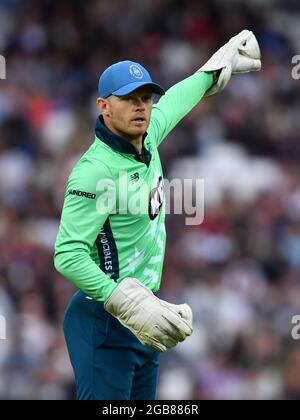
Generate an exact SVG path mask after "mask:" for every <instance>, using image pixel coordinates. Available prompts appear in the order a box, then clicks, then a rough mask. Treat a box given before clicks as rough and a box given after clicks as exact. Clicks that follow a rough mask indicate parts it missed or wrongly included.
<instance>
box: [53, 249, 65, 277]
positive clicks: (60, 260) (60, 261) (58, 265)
mask: <svg viewBox="0 0 300 420" xmlns="http://www.w3.org/2000/svg"><path fill="white" fill-rule="evenodd" d="M53 263H54V267H55V270H56V271H58V272H59V273H60V274H63V271H64V264H65V256H64V254H54V257H53Z"/></svg>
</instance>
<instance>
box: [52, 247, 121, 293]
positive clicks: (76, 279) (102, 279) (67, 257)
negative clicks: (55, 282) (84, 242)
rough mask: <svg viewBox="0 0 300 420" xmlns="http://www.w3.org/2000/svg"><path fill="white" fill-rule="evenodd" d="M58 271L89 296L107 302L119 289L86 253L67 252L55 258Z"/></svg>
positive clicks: (56, 255)
mask: <svg viewBox="0 0 300 420" xmlns="http://www.w3.org/2000/svg"><path fill="white" fill-rule="evenodd" d="M54 265H55V268H56V270H57V271H58V272H59V273H60V274H62V275H63V276H64V277H66V278H67V279H68V280H70V281H71V282H72V283H73V284H74V285H75V286H76V287H77V288H78V289H80V290H81V291H82V292H83V293H86V294H87V295H88V296H90V297H92V298H94V299H97V300H100V301H105V300H106V299H108V297H109V296H110V295H111V294H112V292H113V291H114V290H115V288H116V287H117V283H116V282H114V281H113V280H112V279H110V278H109V277H108V276H107V275H106V274H104V272H103V271H101V269H100V268H99V267H98V266H97V264H96V263H95V262H94V261H93V260H92V259H91V257H90V256H89V255H88V254H87V253H86V252H85V251H80V250H77V251H65V252H60V253H56V254H55V257H54Z"/></svg>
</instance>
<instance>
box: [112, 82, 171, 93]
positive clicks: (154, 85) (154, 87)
mask: <svg viewBox="0 0 300 420" xmlns="http://www.w3.org/2000/svg"><path fill="white" fill-rule="evenodd" d="M142 86H149V87H151V89H152V92H153V93H157V94H158V95H164V94H165V93H166V92H165V91H164V89H163V88H162V87H161V86H160V85H158V84H157V83H151V82H150V83H149V82H134V83H129V84H128V85H125V86H122V87H121V88H120V89H117V90H115V91H114V92H112V94H113V95H115V96H124V95H128V93H131V92H133V91H134V90H136V89H138V88H140V87H142Z"/></svg>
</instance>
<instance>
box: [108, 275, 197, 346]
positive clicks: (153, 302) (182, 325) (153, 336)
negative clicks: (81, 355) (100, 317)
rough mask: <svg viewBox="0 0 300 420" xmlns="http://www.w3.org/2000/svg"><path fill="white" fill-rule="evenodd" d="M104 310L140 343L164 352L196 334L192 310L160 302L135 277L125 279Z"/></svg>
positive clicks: (185, 305)
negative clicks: (194, 332)
mask: <svg viewBox="0 0 300 420" xmlns="http://www.w3.org/2000/svg"><path fill="white" fill-rule="evenodd" d="M104 308H105V309H106V310H107V311H108V312H109V313H110V314H111V315H113V316H114V317H116V318H117V319H118V320H119V321H120V322H121V324H123V325H124V326H125V327H127V328H128V329H129V330H130V331H131V332H133V334H135V336H136V337H137V338H138V339H139V341H140V342H141V343H143V344H145V345H146V346H149V347H151V348H153V349H154V350H156V351H160V352H164V351H166V350H168V349H170V348H172V347H174V346H176V344H178V342H181V341H183V340H185V339H186V337H187V336H189V335H191V334H192V332H193V328H192V318H193V316H192V310H191V308H190V307H189V306H188V305H187V304H183V305H173V304H171V303H168V302H165V301H163V300H161V299H158V298H157V297H156V296H154V294H153V293H152V292H151V291H150V290H149V289H148V288H147V287H145V286H144V285H143V284H142V283H140V282H139V281H138V280H137V279H135V278H126V279H124V280H123V281H122V282H121V283H120V284H119V285H118V287H117V288H116V289H115V290H114V292H113V293H112V295H111V296H110V297H109V298H108V299H107V300H106V302H105V303H104Z"/></svg>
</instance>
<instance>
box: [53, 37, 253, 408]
mask: <svg viewBox="0 0 300 420" xmlns="http://www.w3.org/2000/svg"><path fill="white" fill-rule="evenodd" d="M260 68H261V62H260V50H259V46H258V43H257V41H256V38H255V36H254V35H253V33H252V32H251V31H248V30H244V31H242V32H241V33H239V34H238V35H237V36H235V37H233V38H231V39H230V40H229V42H227V44H225V45H224V46H223V47H222V48H220V49H219V50H218V51H217V52H216V53H215V54H214V55H213V56H212V57H211V58H210V59H209V60H208V62H207V63H205V64H204V65H203V66H202V67H201V68H200V69H199V70H198V71H197V72H196V73H195V74H193V75H191V76H190V77H188V78H186V79H184V80H182V81H181V82H179V83H177V84H176V85H174V86H173V87H171V88H170V89H169V90H168V91H167V92H164V90H163V88H162V87H161V86H160V85H158V84H156V83H154V82H153V81H152V80H151V77H150V75H149V73H148V72H147V70H146V69H145V68H144V67H142V66H141V65H140V64H138V63H135V62H132V61H123V62H119V63H116V64H113V65H112V66H110V67H108V68H107V69H106V70H105V71H104V72H103V73H102V75H101V77H100V79H99V98H98V100H97V105H98V109H99V112H100V116H99V118H98V120H97V123H96V133H95V134H96V135H95V140H94V142H93V144H92V145H91V146H90V148H89V149H88V150H87V151H86V152H85V154H84V155H83V156H82V157H81V159H80V160H79V161H78V162H77V164H76V165H75V167H74V169H73V170H72V173H71V175H70V177H69V180H68V183H67V188H66V194H65V201H64V206H63V211H62V216H61V223H60V228H59V233H58V236H57V240H56V244H55V258H54V262H55V267H56V269H57V270H58V271H59V272H60V273H61V274H62V275H63V276H65V277H66V278H67V279H69V280H70V281H71V282H72V283H74V285H75V286H76V287H77V288H78V289H79V291H78V292H77V293H76V294H75V295H74V296H73V298H72V299H71V301H70V303H69V305H68V308H67V310H66V313H65V319H64V333H65V338H66V342H67V346H68V351H69V355H70V359H71V363H72V366H73V369H74V373H75V380H76V387H77V397H78V399H89V400H129V399H133V400H136V399H142V400H148V399H155V395H156V383H157V373H158V360H159V354H160V352H164V351H166V350H168V349H170V348H172V347H174V346H176V345H177V344H178V343H179V342H182V341H184V340H185V339H186V337H188V336H190V335H191V334H192V331H193V329H192V311H191V308H190V307H189V306H188V305H187V304H185V303H184V304H182V305H174V304H172V303H169V302H165V301H163V300H161V299H159V298H158V297H157V296H155V293H156V292H157V291H158V290H159V288H160V280H161V273H162V267H163V261H164V252H165V243H166V234H165V209H164V195H163V183H162V180H163V172H162V168H161V163H160V158H159V153H158V146H159V144H160V143H161V142H162V140H164V138H165V137H166V136H167V135H168V134H169V132H170V131H171V130H172V129H173V128H174V127H175V126H176V125H177V124H178V122H179V121H180V120H181V119H182V118H183V117H184V116H185V115H186V114H188V112H190V111H191V109H192V108H193V107H194V106H195V105H197V104H198V102H199V101H200V100H201V98H202V97H204V96H209V95H213V94H216V93H219V92H220V91H221V90H223V89H224V87H225V86H226V85H227V83H228V82H229V80H230V77H231V75H232V74H236V73H245V72H249V71H257V70H260ZM153 93H156V94H159V95H163V96H162V97H161V98H160V100H159V102H158V103H157V104H155V105H153V102H152V94H153ZM137 194H138V197H139V205H138V203H137V201H138V200H137ZM139 206H140V207H139ZM138 208H140V209H141V208H143V209H144V211H136V210H137V209H138Z"/></svg>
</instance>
